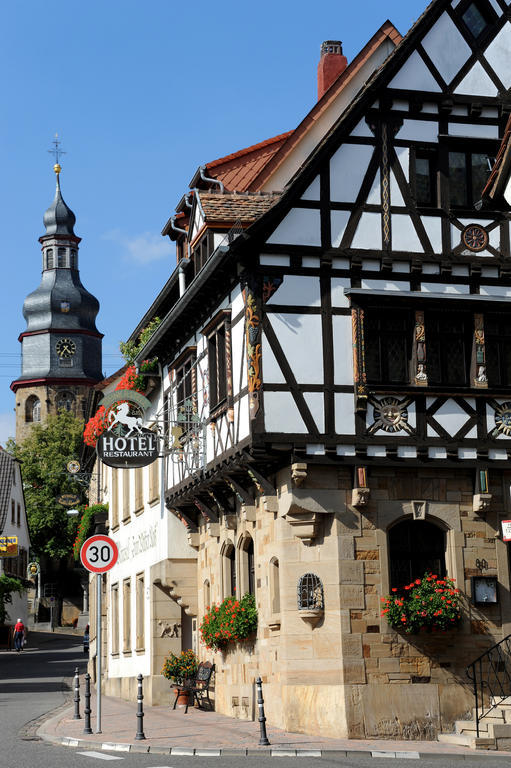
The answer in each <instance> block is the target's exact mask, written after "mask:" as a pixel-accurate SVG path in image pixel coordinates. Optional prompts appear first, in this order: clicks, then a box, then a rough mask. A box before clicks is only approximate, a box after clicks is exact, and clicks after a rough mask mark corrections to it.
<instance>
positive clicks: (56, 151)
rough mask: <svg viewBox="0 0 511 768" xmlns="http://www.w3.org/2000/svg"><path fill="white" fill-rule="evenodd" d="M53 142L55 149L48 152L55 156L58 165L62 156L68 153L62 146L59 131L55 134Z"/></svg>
mask: <svg viewBox="0 0 511 768" xmlns="http://www.w3.org/2000/svg"><path fill="white" fill-rule="evenodd" d="M52 144H53V149H49V150H48V152H49V153H50V155H54V156H55V163H56V165H58V164H59V158H60V156H61V155H65V154H66V153H65V152H64V150H63V149H61V148H60V144H61V141H60V139H59V135H58V133H56V134H55V138H54V139H53V140H52Z"/></svg>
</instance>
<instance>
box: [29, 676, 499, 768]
mask: <svg viewBox="0 0 511 768" xmlns="http://www.w3.org/2000/svg"><path fill="white" fill-rule="evenodd" d="M80 696H81V701H80V714H81V715H82V719H81V720H73V707H72V706H70V707H68V708H66V709H65V710H63V711H60V712H59V713H57V714H55V715H53V716H50V718H49V719H47V720H46V721H45V722H44V723H43V724H42V725H41V726H40V727H39V729H38V731H37V734H38V736H40V737H41V738H42V739H44V740H45V741H51V742H53V743H55V744H62V745H64V746H70V747H81V748H88V749H90V748H91V747H95V748H96V749H98V748H99V749H104V750H111V751H119V752H152V753H156V754H173V755H194V754H195V755H210V756H219V755H247V754H248V755H252V756H253V755H255V754H260V753H261V752H266V753H270V754H272V755H289V756H295V755H296V756H298V757H300V756H302V757H305V756H308V757H324V756H326V754H328V756H329V757H345V756H346V755H348V756H349V755H350V753H355V754H357V755H361V754H363V753H365V754H366V755H368V754H369V755H371V754H372V755H373V756H378V755H377V754H375V753H380V752H384V753H385V756H389V757H393V756H396V757H409V758H416V759H419V758H420V757H421V756H422V755H423V756H424V757H427V756H430V757H431V756H433V755H437V756H447V755H448V756H449V757H450V758H453V757H455V756H457V757H459V758H461V759H464V758H465V757H466V756H471V757H474V756H475V755H477V756H478V757H479V756H481V758H482V759H483V760H484V757H485V755H490V756H493V757H496V756H502V757H507V758H509V753H506V752H504V753H502V752H501V753H497V752H480V751H478V752H474V751H472V750H470V749H466V748H463V747H458V746H455V745H451V744H441V743H438V742H435V741H390V740H387V739H378V740H359V739H328V738H323V737H319V736H309V735H307V734H302V733H290V732H288V731H283V730H280V729H278V728H273V727H272V726H267V733H268V739H269V741H270V745H271V746H269V747H260V746H258V745H259V723H258V722H257V721H255V722H252V721H251V720H250V721H249V720H236V719H234V718H230V717H226V716H224V715H220V714H217V713H216V712H209V711H205V710H200V709H196V708H192V707H190V709H189V710H188V713H187V714H186V715H185V713H184V709H176V710H172V709H171V708H170V706H158V707H149V706H146V707H144V722H143V729H144V733H145V736H146V739H145V740H144V741H136V740H135V734H136V732H137V716H136V712H137V705H136V703H133V702H128V701H123V700H122V699H115V698H110V697H108V696H103V697H102V717H101V720H102V722H101V725H102V733H101V734H97V733H93V734H92V735H85V734H84V733H83V728H84V720H83V717H84V714H83V708H84V700H83V680H80ZM169 700H170V695H169ZM91 707H92V710H93V715H92V717H91V726H92V730H93V731H95V730H96V722H95V716H94V713H95V709H96V698H95V692H94V696H92V697H91ZM396 753H397V754H396Z"/></svg>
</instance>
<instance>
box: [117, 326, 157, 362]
mask: <svg viewBox="0 0 511 768" xmlns="http://www.w3.org/2000/svg"><path fill="white" fill-rule="evenodd" d="M160 323H161V318H159V317H153V319H152V320H151V322H150V323H148V324H147V325H146V327H145V328H142V330H141V332H140V336H139V337H138V341H121V342H120V344H119V349H120V351H121V355H122V356H123V357H124V359H125V360H126V362H127V363H128V365H133V363H134V362H135V358H136V357H137V355H138V353H139V352H140V351H141V350H142V349H143V348H144V347H145V345H146V344H147V342H148V341H149V339H150V338H151V336H152V335H153V333H154V332H155V330H156V329H157V328H158V326H159V324H160Z"/></svg>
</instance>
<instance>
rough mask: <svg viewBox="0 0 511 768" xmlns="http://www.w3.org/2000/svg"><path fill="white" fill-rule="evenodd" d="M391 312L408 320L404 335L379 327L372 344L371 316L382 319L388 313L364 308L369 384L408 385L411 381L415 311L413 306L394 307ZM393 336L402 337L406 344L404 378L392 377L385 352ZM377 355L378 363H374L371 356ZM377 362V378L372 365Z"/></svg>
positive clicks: (374, 308) (375, 308)
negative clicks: (373, 375)
mask: <svg viewBox="0 0 511 768" xmlns="http://www.w3.org/2000/svg"><path fill="white" fill-rule="evenodd" d="M389 312H393V313H396V314H401V315H402V316H403V319H404V320H405V321H407V322H406V323H405V332H404V335H403V334H402V333H401V332H400V331H390V330H386V331H385V329H384V330H382V329H381V327H379V328H378V329H377V330H376V331H375V332H374V333H375V338H374V339H373V340H372V343H371V344H370V343H369V341H370V333H371V332H370V331H369V330H368V326H369V321H370V320H371V319H372V317H371V316H373V317H376V318H377V319H378V320H380V319H381V318H382V317H385V316H386V315H382V314H381V312H380V310H379V308H377V307H367V308H365V309H364V346H365V350H364V352H365V361H366V374H367V383H368V384H388V385H389V386H393V385H398V386H402V385H406V384H409V383H410V364H411V359H412V334H413V328H414V318H413V312H412V309H411V307H402V308H401V307H392V308H389ZM391 336H392V337H394V336H395V337H397V338H402V339H403V343H404V345H405V357H406V365H405V372H404V375H403V378H402V379H396V378H394V379H392V378H391V373H390V365H389V360H388V356H386V354H385V349H384V347H385V346H386V341H385V340H387V342H388V341H389V340H390V338H391ZM375 344H377V345H378V349H377V350H375V351H373V350H374V349H375V347H374V345H375ZM371 355H375V357H376V358H377V363H373V362H371V360H370V356H371ZM373 364H374V365H376V364H377V366H378V368H379V376H378V378H377V379H375V378H374V377H371V370H370V369H371V367H372V366H373Z"/></svg>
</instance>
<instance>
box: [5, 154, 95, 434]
mask: <svg viewBox="0 0 511 768" xmlns="http://www.w3.org/2000/svg"><path fill="white" fill-rule="evenodd" d="M54 171H55V174H56V176H57V189H56V192H55V199H54V200H53V203H52V204H51V205H50V207H49V208H48V210H47V211H46V213H45V214H44V219H43V222H44V226H45V229H46V232H45V234H44V235H42V236H41V237H40V238H39V242H40V243H41V247H42V257H43V271H42V278H41V284H40V285H39V287H38V288H36V290H35V291H33V292H32V293H30V294H29V295H28V296H27V298H26V299H25V303H24V305H23V315H24V317H25V320H26V323H27V327H26V330H25V331H23V333H22V334H21V335H20V337H19V341H20V342H21V349H22V364H21V375H20V377H19V378H18V379H16V381H13V382H12V384H11V389H12V390H13V391H14V393H15V394H16V441H17V442H21V441H22V440H23V439H24V438H25V437H26V436H27V435H28V434H29V431H30V429H31V427H32V425H33V424H34V423H37V422H44V421H45V420H46V417H47V416H48V415H49V414H54V413H57V412H58V411H60V410H67V411H71V412H72V413H73V414H75V415H76V416H79V417H83V415H84V408H85V404H86V401H87V396H88V393H89V390H90V388H91V386H93V385H94V384H96V383H97V382H98V381H100V380H101V379H102V378H103V375H102V365H101V340H102V338H103V334H101V333H99V331H98V329H97V328H96V316H97V314H98V311H99V302H98V300H97V299H96V298H95V297H94V296H93V295H92V294H91V293H89V292H88V291H87V290H86V289H85V288H84V287H83V285H82V283H81V281H80V273H79V270H78V245H79V243H80V238H79V237H77V236H76V235H75V233H74V225H75V222H76V218H75V215H74V213H73V211H72V210H71V209H70V208H68V206H67V205H66V203H65V202H64V200H63V198H62V193H61V191H60V172H61V167H60V165H59V163H58V162H57V163H56V164H55V166H54Z"/></svg>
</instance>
